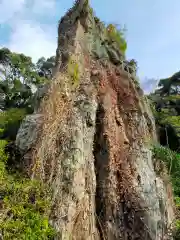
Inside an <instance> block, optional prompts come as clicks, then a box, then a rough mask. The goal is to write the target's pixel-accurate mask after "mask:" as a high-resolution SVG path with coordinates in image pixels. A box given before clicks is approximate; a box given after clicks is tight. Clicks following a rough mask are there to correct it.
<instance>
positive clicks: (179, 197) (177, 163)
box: [153, 146, 180, 240]
mask: <svg viewBox="0 0 180 240" xmlns="http://www.w3.org/2000/svg"><path fill="white" fill-rule="evenodd" d="M153 153H154V157H155V158H156V160H160V161H163V162H164V163H165V164H166V166H167V168H168V170H169V173H170V176H171V181H172V185H173V189H174V194H175V197H174V200H175V204H176V209H177V211H178V212H179V210H180V185H179V179H180V154H178V153H176V152H174V151H172V150H170V149H169V148H167V147H163V146H154V148H153ZM174 239H176V240H178V239H180V215H179V214H177V220H176V230H175V236H174Z"/></svg>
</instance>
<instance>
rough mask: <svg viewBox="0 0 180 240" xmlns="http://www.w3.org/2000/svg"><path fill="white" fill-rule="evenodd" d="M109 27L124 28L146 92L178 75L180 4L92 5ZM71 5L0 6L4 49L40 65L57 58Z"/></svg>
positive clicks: (142, 0)
mask: <svg viewBox="0 0 180 240" xmlns="http://www.w3.org/2000/svg"><path fill="white" fill-rule="evenodd" d="M90 3H91V6H92V7H93V9H94V11H95V13H96V15H97V16H98V17H99V18H100V19H101V20H102V21H103V22H105V23H116V24H119V25H120V26H121V25H122V26H124V25H125V26H126V29H127V32H126V39H127V43H128V49H127V54H126V56H127V59H131V58H134V59H136V60H137V62H138V67H139V69H138V76H139V78H140V82H141V86H142V87H143V89H144V90H145V91H152V90H153V89H154V87H155V85H156V83H157V81H158V80H159V79H160V78H166V77H169V76H171V75H172V74H174V73H175V72H176V71H179V68H180V64H179V59H180V47H179V44H180V31H179V26H180V17H179V9H180V1H179V0H173V1H172V0H171V1H170V0H91V1H90ZM72 5H73V0H0V47H8V48H9V49H10V50H11V51H15V52H22V53H24V54H26V55H28V56H31V57H32V59H33V61H34V62H36V61H37V59H38V58H40V57H41V56H44V57H50V56H52V55H55V52H56V46H57V26H58V21H59V19H60V18H61V17H62V16H63V15H64V14H65V13H66V11H67V10H68V9H69V8H71V7H72Z"/></svg>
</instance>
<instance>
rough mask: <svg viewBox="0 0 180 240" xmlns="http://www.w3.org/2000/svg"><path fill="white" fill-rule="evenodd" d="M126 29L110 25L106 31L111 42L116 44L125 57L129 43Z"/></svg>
mask: <svg viewBox="0 0 180 240" xmlns="http://www.w3.org/2000/svg"><path fill="white" fill-rule="evenodd" d="M124 33H125V29H122V30H121V29H118V28H117V27H116V26H115V25H113V24H109V25H108V26H107V29H106V34H107V37H108V40H109V41H110V42H115V43H116V44H117V45H118V47H119V49H120V50H121V52H122V53H123V54H124V55H125V52H126V49H127V42H126V40H125V36H124Z"/></svg>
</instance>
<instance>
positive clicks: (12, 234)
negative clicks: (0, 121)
mask: <svg viewBox="0 0 180 240" xmlns="http://www.w3.org/2000/svg"><path fill="white" fill-rule="evenodd" d="M6 143H7V142H6V141H0V198H1V199H0V216H1V217H0V229H1V234H2V236H3V239H22V240H23V239H24V240H28V239H29V240H36V239H37V240H39V239H42V240H45V239H53V237H54V236H55V230H54V229H53V228H52V227H51V226H50V224H49V219H48V211H49V210H50V200H51V191H50V189H49V188H48V186H46V185H45V184H43V183H41V182H40V181H36V180H30V179H27V178H22V176H20V175H18V174H17V173H16V174H14V175H9V174H8V173H7V172H6V170H5V166H6V162H7V158H8V156H7V155H5V153H4V148H5V145H6Z"/></svg>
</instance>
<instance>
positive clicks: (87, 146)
mask: <svg viewBox="0 0 180 240" xmlns="http://www.w3.org/2000/svg"><path fill="white" fill-rule="evenodd" d="M105 32H106V29H105V26H103V24H101V23H100V22H99V21H97V19H96V21H95V17H94V15H93V12H92V9H91V8H90V7H89V5H88V1H86V0H84V1H82V0H80V1H77V2H76V3H75V6H74V7H73V8H72V9H71V10H70V11H69V12H68V13H67V14H66V15H65V16H64V17H63V18H62V19H61V21H60V25H59V29H58V34H59V37H58V47H57V56H56V73H55V77H54V80H53V81H52V83H51V88H50V92H49V95H48V97H47V99H46V100H45V101H44V102H43V101H42V104H41V109H39V110H37V111H36V113H35V114H34V115H33V116H31V117H27V118H26V119H25V121H24V123H23V124H22V126H21V128H20V130H19V133H18V135H17V138H16V144H17V146H19V147H20V149H21V150H22V152H23V151H24V152H26V151H27V150H28V151H29V150H31V149H32V148H35V149H36V150H37V152H38V154H36V155H35V156H30V155H28V159H30V161H31V164H32V165H33V164H34V165H35V164H36V162H37V161H38V163H40V166H41V168H40V169H38V170H36V173H37V174H38V175H39V176H40V178H41V179H42V180H43V181H48V183H49V184H50V185H51V186H52V188H53V191H54V196H53V199H52V202H53V207H54V209H53V210H52V212H51V214H50V218H51V222H52V225H53V226H54V227H55V228H56V230H57V232H58V237H57V239H58V240H59V239H62V240H69V239H73V240H86V239H88V240H90V239H91V240H97V239H99V237H100V238H101V239H103V240H104V239H107V240H117V239H122V240H127V239H129V240H131V239H132V240H141V239H142V240H144V239H146V240H162V239H165V238H164V236H163V235H162V232H163V224H162V221H163V222H164V223H165V225H166V227H167V226H168V225H170V224H171V222H172V221H173V211H172V205H171V204H169V205H168V208H167V209H166V210H167V213H168V214H166V216H165V218H166V219H164V216H162V211H161V208H162V205H164V206H165V205H166V202H168V201H169V198H168V196H167V194H166V191H167V189H166V186H165V185H164V183H163V181H162V179H161V177H158V176H157V175H156V173H155V171H154V167H153V157H152V151H151V146H150V143H149V140H150V139H154V135H155V127H154V120H153V117H152V116H151V111H150V110H149V106H148V103H147V102H146V101H145V98H144V97H143V94H142V91H140V90H139V86H138V84H137V82H136V81H135V77H134V75H133V74H130V72H129V70H128V62H127V61H126V60H125V57H124V56H123V55H122V54H121V52H120V50H119V48H117V46H115V45H116V44H115V43H112V44H111V43H109V42H108V39H107V35H106V34H105ZM112 55H113V59H112ZM114 56H116V57H115V59H114ZM72 58H73V60H75V62H76V63H78V69H79V73H80V77H79V78H78V82H77V85H76V88H74V85H73V84H72V81H71V80H72V79H71V77H70V74H69V72H68V68H66V65H68V63H69V62H70V61H71V60H72ZM123 64H126V68H124V67H123V66H124V65H123ZM92 71H93V74H94V75H96V77H95V78H92V76H91V75H92ZM64 96H65V97H64ZM38 112H39V113H41V114H38ZM41 118H42V119H43V120H42V121H41ZM39 125H41V126H40V127H39ZM30 132H32V133H33V136H32V138H33V139H32V138H29V139H28V137H27V136H29V134H30ZM37 132H38V133H39V134H40V135H41V136H40V137H38V136H39V135H38V134H37ZM23 136H26V138H25V137H23ZM49 136H51V138H49ZM37 138H38V139H37ZM23 139H24V141H23ZM33 160H34V161H33ZM44 175H46V177H44ZM97 229H98V231H99V234H98V233H97Z"/></svg>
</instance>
